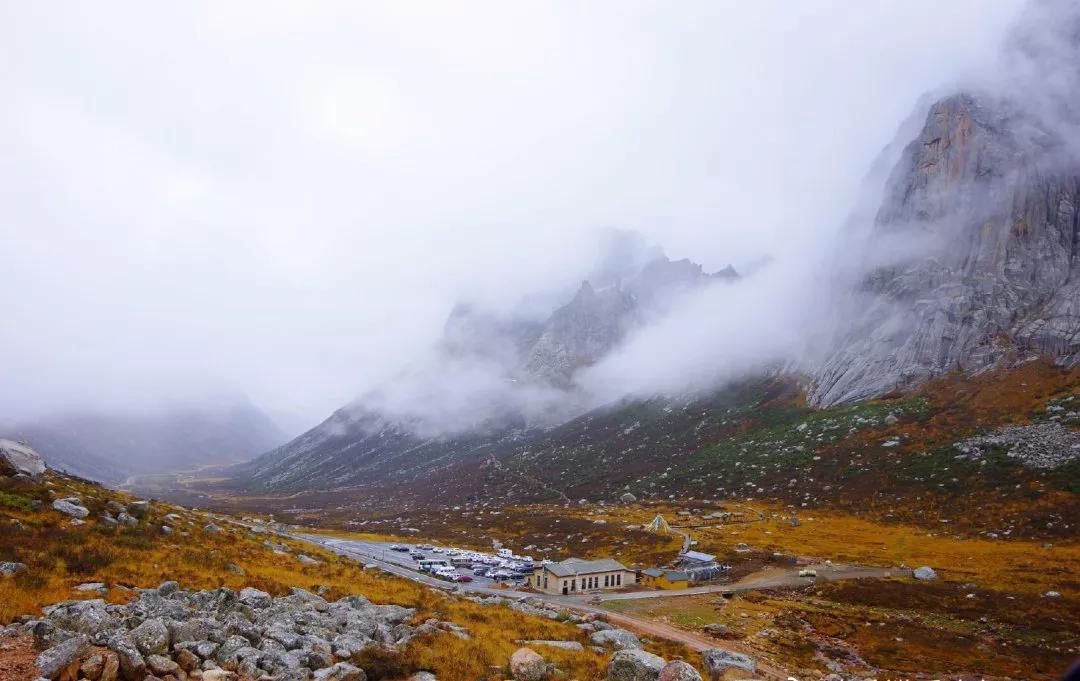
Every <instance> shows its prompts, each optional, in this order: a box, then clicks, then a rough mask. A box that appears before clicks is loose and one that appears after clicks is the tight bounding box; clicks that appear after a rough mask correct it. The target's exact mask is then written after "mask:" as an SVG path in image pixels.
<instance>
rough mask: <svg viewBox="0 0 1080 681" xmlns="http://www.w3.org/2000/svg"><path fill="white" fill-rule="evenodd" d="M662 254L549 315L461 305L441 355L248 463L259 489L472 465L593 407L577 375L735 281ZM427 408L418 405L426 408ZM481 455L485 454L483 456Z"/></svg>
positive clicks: (614, 274)
mask: <svg viewBox="0 0 1080 681" xmlns="http://www.w3.org/2000/svg"><path fill="white" fill-rule="evenodd" d="M737 278H738V275H737V274H736V273H735V271H734V270H733V269H732V268H730V267H728V268H726V269H724V270H722V271H721V272H718V273H715V274H709V273H706V272H704V271H703V269H702V268H701V266H700V265H697V264H694V263H692V262H690V261H688V260H679V261H672V260H670V259H668V258H667V257H665V256H662V255H655V256H654V257H652V258H651V259H650V260H648V261H646V262H645V263H644V264H643V265H641V266H637V267H631V268H623V269H622V270H617V269H612V268H611V267H608V268H607V271H606V272H605V273H604V274H603V275H599V276H597V279H598V280H600V281H602V282H605V285H603V286H596V287H594V285H593V284H592V283H591V282H590V281H585V282H583V283H582V284H581V286H580V287H579V289H578V290H577V292H576V293H575V294H574V295H573V296H572V297H571V298H570V300H568V301H566V302H565V303H563V304H561V305H559V306H558V307H556V308H555V309H554V310H551V311H550V312H548V313H546V315H544V316H537V315H535V314H525V313H524V312H522V310H520V309H516V310H512V311H511V312H510V313H509V314H494V313H491V312H487V311H484V310H481V309H477V308H475V307H472V306H467V305H459V306H457V307H456V308H455V309H454V310H453V311H452V312H451V314H450V317H449V319H448V320H447V322H446V325H445V328H444V334H443V338H442V339H441V341H440V342H439V344H438V346H437V348H436V349H435V353H434V356H433V357H432V358H430V359H429V361H428V362H427V363H425V364H423V365H421V366H419V367H414V368H413V369H412V370H411V371H409V372H406V373H404V374H403V375H402V376H401V377H399V379H398V380H397V381H395V382H393V384H391V385H387V386H384V387H383V388H381V389H379V390H376V391H372V392H371V393H369V394H368V395H365V396H364V397H362V398H361V399H359V400H357V401H356V402H355V403H353V404H351V405H348V406H346V407H344V408H342V409H340V410H338V411H337V412H335V413H334V414H333V415H332V416H331V417H330V418H328V419H327V420H326V421H324V422H323V423H321V424H319V425H318V426H316V427H315V428H313V429H311V430H310V431H308V432H306V433H304V434H303V435H301V436H299V437H298V438H296V439H295V440H293V441H291V442H289V443H287V444H285V445H282V446H281V447H279V448H277V449H275V450H273V451H270V452H268V453H266V454H265V455H263V456H261V457H259V458H258V459H255V460H254V461H252V462H251V463H249V464H247V465H245V466H243V467H242V469H241V470H242V475H243V476H244V477H245V479H246V480H247V481H248V484H250V485H251V486H252V487H254V488H259V489H275V490H283V489H289V490H297V489H311V488H313V487H325V486H330V487H334V486H346V485H352V484H356V483H357V482H358V481H360V480H367V479H376V478H379V477H380V476H389V475H396V474H397V473H399V472H400V471H402V470H407V469H408V468H409V467H410V466H412V465H413V464H422V465H424V466H425V467H426V466H427V464H428V463H429V462H436V463H438V462H444V461H448V460H452V459H457V458H462V457H464V458H468V457H469V456H472V455H474V454H475V453H476V451H480V450H486V448H488V447H489V446H490V445H491V443H492V442H495V441H499V440H501V439H503V438H516V437H520V436H521V434H522V433H525V432H529V431H532V430H537V429H541V430H542V429H543V428H546V427H551V426H553V425H556V424H558V423H562V422H565V421H566V420H568V419H570V418H572V417H573V416H576V415H577V414H580V413H582V412H583V411H585V409H586V406H585V403H584V402H583V401H582V398H581V396H580V395H579V394H578V392H577V391H576V389H575V386H574V384H573V377H574V373H575V372H576V371H577V370H579V369H582V368H584V367H588V366H590V365H591V364H593V363H595V362H597V361H598V360H600V359H601V358H603V357H604V356H605V355H606V354H607V353H609V352H610V351H611V350H613V349H614V348H615V347H616V346H617V345H618V344H619V343H620V342H621V341H622V340H623V339H624V338H625V337H626V335H627V334H628V333H630V332H631V331H632V330H633V329H635V328H639V327H641V326H642V325H644V324H646V323H648V321H649V320H651V319H654V318H656V317H657V316H659V315H662V314H663V313H664V312H665V310H667V309H668V308H669V307H670V305H672V304H673V302H674V301H675V300H677V299H678V298H679V297H680V296H682V295H684V294H686V293H687V292H689V291H692V290H695V289H698V288H700V287H702V286H706V285H709V284H713V283H722V282H727V281H732V280H734V279H737ZM418 405H419V406H418ZM474 450H476V451H474Z"/></svg>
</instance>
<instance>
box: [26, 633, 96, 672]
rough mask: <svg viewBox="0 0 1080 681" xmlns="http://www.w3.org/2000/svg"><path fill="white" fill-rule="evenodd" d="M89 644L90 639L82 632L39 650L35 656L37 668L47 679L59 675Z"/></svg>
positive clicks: (77, 659) (74, 661)
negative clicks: (39, 652) (38, 653)
mask: <svg viewBox="0 0 1080 681" xmlns="http://www.w3.org/2000/svg"><path fill="white" fill-rule="evenodd" d="M89 645H90V639H89V638H88V637H86V636H85V635H84V634H76V635H75V636H72V637H71V638H69V639H67V640H65V641H63V642H62V643H58V644H57V645H54V646H52V647H51V648H47V649H45V650H43V651H41V654H40V655H38V657H37V668H38V670H39V671H40V672H41V676H42V677H44V678H47V679H55V678H57V677H59V676H60V675H61V674H62V673H63V672H64V671H65V670H67V669H68V668H69V667H71V666H72V665H74V664H76V663H77V662H78V661H79V656H80V655H82V654H83V652H85V651H86V649H87V647H88V646H89Z"/></svg>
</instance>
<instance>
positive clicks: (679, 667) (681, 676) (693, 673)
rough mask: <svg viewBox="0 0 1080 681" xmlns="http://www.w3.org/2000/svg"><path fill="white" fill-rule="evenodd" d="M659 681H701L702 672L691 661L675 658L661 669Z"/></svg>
mask: <svg viewBox="0 0 1080 681" xmlns="http://www.w3.org/2000/svg"><path fill="white" fill-rule="evenodd" d="M658 681H701V674H699V673H698V670H696V669H694V667H693V665H691V664H690V663H689V662H684V661H683V660H674V661H672V662H668V663H667V664H666V665H665V666H664V668H663V669H661V670H660V678H659V679H658Z"/></svg>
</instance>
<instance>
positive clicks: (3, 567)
mask: <svg viewBox="0 0 1080 681" xmlns="http://www.w3.org/2000/svg"><path fill="white" fill-rule="evenodd" d="M25 569H26V563H0V575H4V576H7V575H13V574H15V573H16V572H22V571H23V570H25Z"/></svg>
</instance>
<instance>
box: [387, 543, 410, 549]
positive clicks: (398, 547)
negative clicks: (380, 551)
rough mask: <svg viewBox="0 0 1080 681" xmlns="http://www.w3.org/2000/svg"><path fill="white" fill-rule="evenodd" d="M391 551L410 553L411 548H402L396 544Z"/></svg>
mask: <svg viewBox="0 0 1080 681" xmlns="http://www.w3.org/2000/svg"><path fill="white" fill-rule="evenodd" d="M390 550H391V551H408V550H409V547H408V546H400V545H398V544H394V545H393V546H391V547H390Z"/></svg>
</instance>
